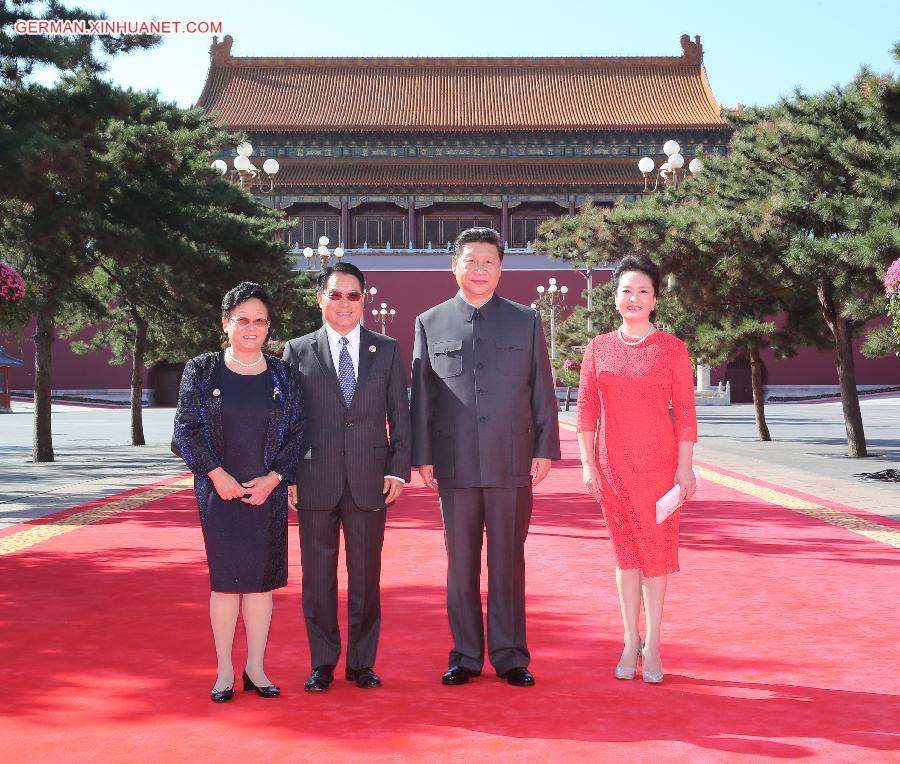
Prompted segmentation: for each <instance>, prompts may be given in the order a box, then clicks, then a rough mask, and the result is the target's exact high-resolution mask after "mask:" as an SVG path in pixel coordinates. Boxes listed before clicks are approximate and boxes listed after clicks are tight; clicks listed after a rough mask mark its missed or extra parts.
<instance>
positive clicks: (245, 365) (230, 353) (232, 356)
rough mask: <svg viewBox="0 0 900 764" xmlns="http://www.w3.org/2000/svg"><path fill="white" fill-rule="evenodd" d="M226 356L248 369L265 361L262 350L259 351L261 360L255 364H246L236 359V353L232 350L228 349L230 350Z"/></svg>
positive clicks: (258, 359)
mask: <svg viewBox="0 0 900 764" xmlns="http://www.w3.org/2000/svg"><path fill="white" fill-rule="evenodd" d="M225 354H226V355H227V356H228V357H229V358H230V359H231V360H232V361H234V362H235V363H236V364H237V365H238V366H243V367H245V368H247V369H249V368H252V367H253V366H256V365H257V364H258V363H259V362H260V361H262V359H263V354H262V350H260V351H259V358H257V359H256V360H255V361H254V362H253V363H244V362H243V361H240V360H238V359H237V358H235V355H234V351H233V350H232V349H231V348H228V350H226V351H225Z"/></svg>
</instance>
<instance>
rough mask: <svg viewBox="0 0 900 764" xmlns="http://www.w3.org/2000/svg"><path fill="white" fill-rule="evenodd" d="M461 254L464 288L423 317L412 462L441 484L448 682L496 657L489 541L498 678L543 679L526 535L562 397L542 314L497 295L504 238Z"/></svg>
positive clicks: (457, 268) (478, 239) (555, 453)
mask: <svg viewBox="0 0 900 764" xmlns="http://www.w3.org/2000/svg"><path fill="white" fill-rule="evenodd" d="M454 252H455V255H454V257H453V258H452V268H453V273H454V275H455V276H456V282H457V284H458V285H459V293H458V294H457V295H456V297H454V298H453V299H451V300H447V301H446V302H443V303H441V304H440V305H437V306H436V307H434V308H432V309H431V310H428V311H426V312H425V313H423V314H422V315H420V316H419V317H418V318H417V319H416V343H415V351H414V354H413V373H412V404H411V414H412V427H413V452H412V463H413V464H414V465H416V466H418V467H419V473H420V474H421V476H422V479H423V480H424V481H425V484H426V485H427V486H429V487H430V488H432V489H435V490H437V491H439V493H440V498H441V515H442V517H443V521H444V536H445V540H446V545H447V561H448V568H447V610H448V612H449V616H450V630H451V632H452V634H453V643H454V644H453V649H452V651H451V652H450V660H449V670H448V671H447V672H446V673H445V674H444V675H443V677H442V680H441V681H442V682H443V683H444V684H448V685H460V684H466V683H467V682H468V681H469V680H470V679H471V677H473V676H478V675H479V674H480V673H481V669H482V666H483V664H484V624H483V615H482V610H481V587H480V579H481V545H482V532H483V530H484V529H485V528H486V529H487V543H488V561H489V562H488V623H487V643H488V656H489V659H490V662H491V664H492V665H493V667H494V669H495V671H496V672H497V675H498V676H501V677H505V678H506V680H507V681H508V682H509V683H510V684H512V685H516V686H520V687H528V686H531V685H533V684H534V676H533V675H532V674H531V672H530V671H528V664H529V661H530V654H529V652H528V647H527V645H526V640H525V548H524V547H525V537H526V536H527V534H528V525H529V522H530V520H531V505H532V488H533V487H534V486H536V485H537V484H538V483H540V482H541V481H542V480H543V479H544V478H545V477H546V476H547V473H548V472H549V471H550V460H551V459H559V456H560V454H559V427H558V423H557V405H556V394H555V392H554V389H553V380H552V377H551V374H550V362H549V359H548V357H547V346H546V343H545V341H544V333H543V329H542V327H541V322H540V320H539V319H538V316H537V314H536V313H535V311H534V310H533V309H532V308H528V307H525V306H524V305H519V304H518V303H514V302H510V301H509V300H505V299H503V298H502V297H499V296H497V295H495V294H494V291H495V289H496V288H497V285H498V283H499V281H500V272H501V266H502V261H503V246H502V244H501V242H500V236H499V234H498V233H497V232H496V231H494V230H492V229H490V228H470V229H469V230H467V231H463V232H462V233H461V234H460V235H459V238H458V239H457V240H456V245H455V249H454Z"/></svg>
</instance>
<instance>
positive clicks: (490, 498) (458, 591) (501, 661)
mask: <svg viewBox="0 0 900 764" xmlns="http://www.w3.org/2000/svg"><path fill="white" fill-rule="evenodd" d="M440 495H441V515H442V517H443V520H444V541H445V543H446V545H447V563H448V564H447V612H448V614H449V616H450V631H451V633H452V635H453V650H451V652H450V661H449V663H450V666H463V667H464V668H467V669H470V670H472V671H481V668H482V666H483V665H484V621H483V615H482V610H481V544H482V534H483V531H484V529H487V544H488V623H487V644H488V656H489V658H490V662H491V664H492V665H493V667H494V669H495V670H496V672H497V673H498V674H504V673H506V672H507V671H509V670H510V669H512V668H517V667H523V668H524V667H527V666H528V663H529V661H530V660H531V655H530V654H529V652H528V647H527V645H526V641H525V538H526V536H527V535H528V525H529V523H530V522H531V504H532V500H531V486H526V487H524V488H447V489H441V491H440Z"/></svg>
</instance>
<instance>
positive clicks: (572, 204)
mask: <svg viewBox="0 0 900 764" xmlns="http://www.w3.org/2000/svg"><path fill="white" fill-rule="evenodd" d="M569 214H570V215H574V214H575V197H574V196H570V197H569Z"/></svg>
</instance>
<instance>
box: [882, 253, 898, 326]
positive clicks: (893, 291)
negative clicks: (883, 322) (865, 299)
mask: <svg viewBox="0 0 900 764" xmlns="http://www.w3.org/2000/svg"><path fill="white" fill-rule="evenodd" d="M884 291H885V292H887V303H888V315H889V316H890V317H891V321H893V323H894V334H896V335H897V337H898V338H900V259H897V260H894V262H893V263H891V267H890V268H888V269H887V273H886V274H885V275H884Z"/></svg>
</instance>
